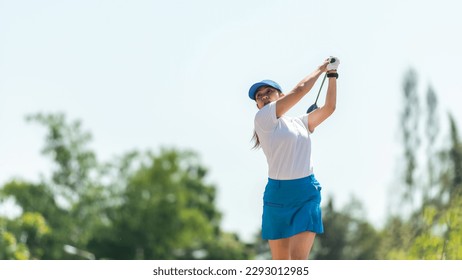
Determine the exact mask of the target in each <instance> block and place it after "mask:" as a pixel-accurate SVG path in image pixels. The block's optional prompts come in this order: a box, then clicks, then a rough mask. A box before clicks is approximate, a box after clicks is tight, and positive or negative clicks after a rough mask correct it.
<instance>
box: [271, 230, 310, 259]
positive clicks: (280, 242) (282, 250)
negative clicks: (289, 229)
mask: <svg viewBox="0 0 462 280" xmlns="http://www.w3.org/2000/svg"><path fill="white" fill-rule="evenodd" d="M315 237H316V233H314V232H311V231H304V232H301V233H299V234H296V235H294V236H291V237H289V238H281V239H275V240H268V243H269V246H270V249H271V255H272V257H273V260H307V259H308V256H309V255H310V251H311V247H312V246H313V243H314V238H315Z"/></svg>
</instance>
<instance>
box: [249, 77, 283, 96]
mask: <svg viewBox="0 0 462 280" xmlns="http://www.w3.org/2000/svg"><path fill="white" fill-rule="evenodd" d="M263 86H270V87H272V88H275V89H277V90H279V91H280V92H282V88H281V86H280V85H278V83H276V82H275V81H271V80H263V81H261V82H258V83H255V84H253V85H252V86H251V87H250V89H249V97H250V99H253V100H255V93H257V90H258V89H259V88H261V87H263Z"/></svg>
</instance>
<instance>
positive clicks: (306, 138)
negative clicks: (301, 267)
mask: <svg viewBox="0 0 462 280" xmlns="http://www.w3.org/2000/svg"><path fill="white" fill-rule="evenodd" d="M331 58H332V57H331ZM331 58H328V59H326V60H325V61H324V62H323V63H322V64H321V65H320V66H318V67H317V69H316V70H315V71H314V72H313V73H311V74H310V75H308V76H307V77H305V78H304V79H303V80H301V81H300V82H299V83H298V84H297V85H296V86H295V88H294V89H292V90H291V91H290V92H288V93H286V94H283V93H282V89H281V87H280V86H279V85H278V84H277V83H276V82H274V81H271V80H263V81H261V82H258V83H255V84H254V85H252V86H251V87H250V90H249V97H250V98H251V99H253V100H255V101H256V103H257V107H258V109H259V111H258V112H257V114H256V115H255V135H254V139H255V147H256V148H258V147H261V148H262V149H263V152H264V154H265V156H266V160H267V162H268V183H267V185H266V188H265V193H264V195H263V215H262V238H263V239H264V240H268V242H269V246H270V248H271V255H272V258H273V259H303V260H305V259H308V256H309V253H310V250H311V247H312V245H313V242H314V238H315V236H316V233H322V232H323V224H322V218H321V208H320V203H321V186H320V184H319V183H318V181H317V180H316V179H315V177H314V174H313V162H312V160H311V140H310V135H311V134H312V133H313V132H314V130H315V128H316V127H317V126H318V125H320V124H321V123H322V122H323V121H324V120H326V119H327V118H328V117H329V116H330V115H331V114H332V113H333V112H334V110H335V104H336V95H337V84H336V79H337V78H338V74H337V67H338V65H339V63H340V61H339V60H338V59H337V58H334V59H332V60H331ZM324 72H327V77H328V78H329V79H328V80H329V85H328V88H327V95H326V100H325V104H324V106H322V107H320V108H318V109H316V110H314V111H313V112H311V113H309V114H304V115H301V116H299V117H289V116H286V115H285V113H286V112H287V111H289V109H290V108H292V107H293V106H294V105H295V104H297V102H299V101H300V100H301V99H302V97H304V96H305V95H306V94H307V93H308V92H309V91H310V90H311V88H312V87H313V85H314V84H315V82H316V80H317V79H318V78H319V76H320V75H321V74H322V73H324Z"/></svg>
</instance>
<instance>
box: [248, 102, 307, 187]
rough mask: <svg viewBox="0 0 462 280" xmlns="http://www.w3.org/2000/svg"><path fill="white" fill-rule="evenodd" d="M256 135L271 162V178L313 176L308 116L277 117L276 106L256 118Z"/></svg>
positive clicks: (272, 105)
mask: <svg viewBox="0 0 462 280" xmlns="http://www.w3.org/2000/svg"><path fill="white" fill-rule="evenodd" d="M255 131H256V132H257V134H258V139H259V140H260V145H261V147H262V149H263V152H264V153H265V156H266V160H267V162H268V177H269V178H271V179H277V180H290V179H298V178H303V177H306V176H309V175H311V174H312V173H313V164H312V160H311V139H310V134H311V133H310V132H309V131H308V115H307V114H305V115H302V116H299V117H295V118H293V117H288V116H285V115H282V116H281V117H280V118H277V117H276V102H271V103H269V104H267V105H266V106H264V107H263V108H261V109H260V110H259V111H258V112H257V114H256V115H255Z"/></svg>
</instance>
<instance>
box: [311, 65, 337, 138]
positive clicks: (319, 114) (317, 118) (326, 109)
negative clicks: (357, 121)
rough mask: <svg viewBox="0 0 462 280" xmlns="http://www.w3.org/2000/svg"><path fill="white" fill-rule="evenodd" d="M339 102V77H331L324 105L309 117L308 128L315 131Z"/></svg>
mask: <svg viewBox="0 0 462 280" xmlns="http://www.w3.org/2000/svg"><path fill="white" fill-rule="evenodd" d="M329 72H330V71H329ZM336 104H337V79H336V78H329V85H328V87H327V94H326V101H325V102H324V106H322V107H321V108H319V109H317V110H314V111H313V112H311V113H310V114H309V117H308V129H309V131H310V132H313V131H314V129H315V128H316V127H317V126H318V125H320V124H321V123H322V122H323V121H325V120H326V119H327V118H328V117H329V116H330V115H332V113H333V112H334V111H335V106H336Z"/></svg>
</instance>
